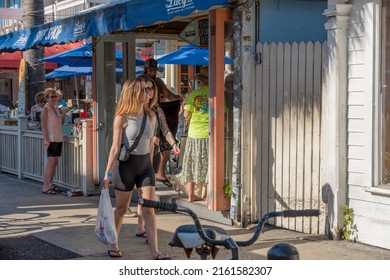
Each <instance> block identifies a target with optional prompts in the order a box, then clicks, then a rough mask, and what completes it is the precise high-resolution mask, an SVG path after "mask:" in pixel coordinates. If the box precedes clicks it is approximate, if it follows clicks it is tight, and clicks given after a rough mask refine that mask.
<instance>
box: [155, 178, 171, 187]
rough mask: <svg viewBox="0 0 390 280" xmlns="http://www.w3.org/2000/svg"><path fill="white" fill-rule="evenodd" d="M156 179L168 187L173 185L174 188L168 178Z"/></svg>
mask: <svg viewBox="0 0 390 280" xmlns="http://www.w3.org/2000/svg"><path fill="white" fill-rule="evenodd" d="M156 181H157V182H160V183H163V184H164V185H165V186H167V187H171V188H172V183H171V182H170V181H169V180H168V179H158V178H156Z"/></svg>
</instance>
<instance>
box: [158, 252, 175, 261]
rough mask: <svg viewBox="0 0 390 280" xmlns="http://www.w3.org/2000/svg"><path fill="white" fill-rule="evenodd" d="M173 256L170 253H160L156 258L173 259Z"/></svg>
mask: <svg viewBox="0 0 390 280" xmlns="http://www.w3.org/2000/svg"><path fill="white" fill-rule="evenodd" d="M171 259H172V258H171V256H170V255H168V254H164V253H160V254H158V255H157V256H156V258H155V260H158V261H159V260H171Z"/></svg>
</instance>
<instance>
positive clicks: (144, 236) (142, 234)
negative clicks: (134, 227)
mask: <svg viewBox="0 0 390 280" xmlns="http://www.w3.org/2000/svg"><path fill="white" fill-rule="evenodd" d="M135 236H137V237H142V238H146V231H144V232H142V233H136V234H135Z"/></svg>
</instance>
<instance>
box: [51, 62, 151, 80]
mask: <svg viewBox="0 0 390 280" xmlns="http://www.w3.org/2000/svg"><path fill="white" fill-rule="evenodd" d="M143 71H144V69H143V68H142V67H139V66H137V68H136V73H137V74H142V73H143ZM116 73H117V74H118V75H122V68H116ZM90 75H92V67H71V66H67V65H65V66H62V67H60V68H57V69H55V70H53V71H51V72H50V73H48V74H46V75H45V78H46V79H54V78H69V77H74V76H90Z"/></svg>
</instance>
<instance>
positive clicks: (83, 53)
mask: <svg viewBox="0 0 390 280" xmlns="http://www.w3.org/2000/svg"><path fill="white" fill-rule="evenodd" d="M115 56H116V61H117V63H116V64H117V65H116V66H117V67H122V60H123V56H122V52H121V51H120V50H117V49H116V50H115ZM39 61H41V62H54V63H58V64H62V65H68V66H72V67H92V44H90V43H89V44H85V45H82V46H81V47H78V48H75V49H72V50H68V51H65V52H61V53H58V54H55V55H52V56H48V57H45V58H42V59H40V60H39ZM144 63H145V61H144V60H143V59H141V58H138V57H136V61H135V64H136V65H137V66H143V65H144Z"/></svg>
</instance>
